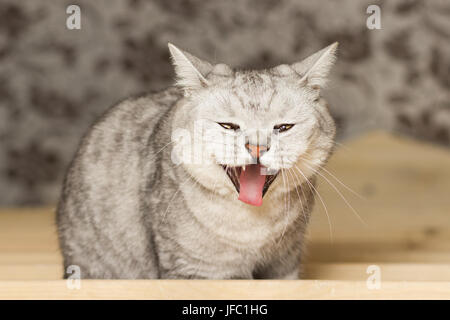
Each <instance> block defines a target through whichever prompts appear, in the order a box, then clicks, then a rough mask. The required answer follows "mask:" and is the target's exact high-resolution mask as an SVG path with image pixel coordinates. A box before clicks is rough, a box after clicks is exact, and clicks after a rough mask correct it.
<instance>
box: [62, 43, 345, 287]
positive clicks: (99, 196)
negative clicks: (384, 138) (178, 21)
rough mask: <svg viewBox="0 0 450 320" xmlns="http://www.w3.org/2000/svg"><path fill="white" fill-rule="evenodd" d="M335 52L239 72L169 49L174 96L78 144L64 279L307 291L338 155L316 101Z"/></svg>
mask: <svg viewBox="0 0 450 320" xmlns="http://www.w3.org/2000/svg"><path fill="white" fill-rule="evenodd" d="M336 50H337V43H334V44H332V45H330V46H328V47H326V48H324V49H322V50H320V51H318V52H316V53H314V54H312V55H311V56H309V57H308V58H306V59H304V60H303V61H301V62H298V63H294V64H291V65H287V64H282V65H279V66H276V67H273V68H270V69H266V70H233V69H231V68H230V67H229V66H227V65H225V64H222V63H220V64H216V65H213V64H210V63H208V62H206V61H203V60H201V59H199V58H197V57H195V56H194V55H192V54H190V53H188V52H185V51H182V50H181V49H179V48H177V47H175V46H174V45H172V44H169V51H170V53H171V58H172V62H173V64H174V67H175V73H176V79H177V80H176V85H175V86H172V87H170V88H168V89H166V90H164V91H161V92H157V93H153V94H147V95H144V96H140V97H134V98H129V99H126V100H124V101H123V102H121V103H119V104H118V105H116V106H114V107H112V108H110V109H109V110H108V111H107V112H106V113H105V114H104V115H103V116H102V117H101V118H100V119H99V120H98V121H97V122H96V123H95V124H94V125H93V126H92V127H91V129H90V130H89V132H88V133H87V134H86V135H85V136H84V137H83V138H82V140H81V143H80V146H79V149H78V151H77V153H76V155H75V157H74V159H73V161H72V163H71V164H70V167H69V169H68V172H67V174H66V178H65V181H64V186H63V190H62V193H61V197H60V201H59V204H58V208H57V218H56V219H57V226H58V233H59V240H60V247H61V250H62V253H63V257H64V266H65V268H66V269H67V268H68V267H69V266H71V265H76V266H78V267H79V268H80V271H81V278H84V279H86V278H95V279H298V278H299V277H300V276H301V275H300V272H299V271H300V269H301V261H302V258H303V251H304V250H303V249H304V242H305V237H304V234H305V230H306V227H307V225H308V221H309V217H310V213H311V209H312V207H313V204H314V191H315V180H316V173H317V171H318V170H320V168H321V167H322V166H323V165H324V164H325V163H326V161H327V160H328V158H329V157H330V155H331V153H332V151H333V146H334V137H335V131H336V129H335V124H334V121H333V119H332V118H331V116H330V114H329V112H328V107H327V103H326V101H325V100H324V99H323V98H322V96H321V89H322V88H323V87H324V85H325V84H326V81H327V76H328V74H329V72H330V69H331V67H332V65H333V64H334V62H335V59H336V58H335V57H336ZM199 128H201V129H199ZM199 132H201V134H199ZM199 146H200V147H199ZM195 150H197V151H195ZM198 150H200V152H198ZM224 150H225V151H224ZM65 276H66V277H67V276H69V275H68V274H66V275H65Z"/></svg>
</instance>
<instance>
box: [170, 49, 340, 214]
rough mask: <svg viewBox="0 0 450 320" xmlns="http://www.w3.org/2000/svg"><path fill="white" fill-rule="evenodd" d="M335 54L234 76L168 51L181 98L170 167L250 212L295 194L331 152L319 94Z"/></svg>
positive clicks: (331, 127)
mask: <svg viewBox="0 0 450 320" xmlns="http://www.w3.org/2000/svg"><path fill="white" fill-rule="evenodd" d="M336 48H337V43H334V44H332V45H330V46H328V47H326V48H324V49H322V50H320V51H318V52H317V53H315V54H313V55H311V56H310V57H308V58H306V59H304V60H303V61H301V62H297V63H294V64H291V65H286V64H283V65H279V66H277V67H274V68H271V69H266V70H252V71H239V70H233V69H231V68H230V67H228V66H227V65H225V64H216V65H213V64H211V63H209V62H206V61H203V60H200V59H199V58H197V57H195V56H193V55H191V54H189V53H187V52H184V51H182V50H180V49H178V48H177V47H175V46H173V45H172V44H169V49H170V52H171V55H172V60H173V63H174V65H175V71H176V75H177V85H178V86H180V87H181V88H182V90H183V91H184V98H183V99H182V100H181V101H180V102H179V104H178V105H177V111H176V113H175V120H174V122H173V124H172V125H173V127H172V139H173V140H175V141H176V142H177V144H176V146H175V148H174V153H173V157H172V158H173V160H174V161H178V162H183V163H182V164H181V165H183V166H185V168H186V169H187V171H188V172H189V173H190V175H191V176H192V177H193V178H194V179H195V180H196V181H197V182H198V183H200V184H201V185H203V186H204V187H205V188H207V189H210V190H214V192H216V193H219V194H221V195H223V196H232V197H235V198H238V197H237V195H239V200H241V201H243V202H246V203H248V204H252V205H256V206H259V205H261V204H262V199H263V197H264V196H265V194H266V193H267V194H268V195H267V197H276V196H279V195H280V194H283V193H285V192H287V191H290V190H292V189H293V188H295V187H298V186H299V185H300V184H302V183H303V182H305V180H306V179H307V178H309V177H311V176H312V175H314V174H315V172H316V171H317V170H318V169H319V168H320V166H322V165H323V164H324V162H325V161H326V160H327V158H328V157H329V155H330V153H331V150H332V148H333V146H334V140H333V139H334V135H335V124H334V122H333V120H332V118H331V116H330V114H329V112H328V108H327V105H326V102H325V101H324V99H323V98H322V97H321V95H320V92H321V89H322V88H323V86H324V85H325V83H326V80H327V76H328V73H329V71H330V69H331V67H332V65H333V63H334V61H335V53H336ZM269 187H270V188H269ZM236 192H237V193H236ZM269 194H270V196H269Z"/></svg>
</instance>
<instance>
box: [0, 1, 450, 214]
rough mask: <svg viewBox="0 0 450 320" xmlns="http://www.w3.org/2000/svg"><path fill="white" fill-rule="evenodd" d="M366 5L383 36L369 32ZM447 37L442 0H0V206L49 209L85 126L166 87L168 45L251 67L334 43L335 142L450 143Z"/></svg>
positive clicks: (449, 10)
mask: <svg viewBox="0 0 450 320" xmlns="http://www.w3.org/2000/svg"><path fill="white" fill-rule="evenodd" d="M68 4H78V5H79V6H80V7H81V10H82V29H81V30H67V28H66V27H65V21H66V18H67V15H66V13H65V9H66V6H67V5H68ZM368 4H379V5H380V6H381V10H382V16H381V17H382V30H368V29H367V28H366V18H367V15H366V13H365V11H366V8H367V6H368ZM449 38H450V2H449V1H355V0H347V1H307V0H304V1H295V0H241V1H223V0H221V1H197V0H169V1H167V0H154V1H138V0H129V1H125V0H123V1H122V0H102V1H98V0H97V1H70V2H69V1H57V0H28V1H24V0H21V1H6V0H1V1H0V144H1V145H0V205H8V206H11V205H35V204H42V203H54V202H55V200H56V198H57V195H58V192H59V187H60V184H61V181H62V177H63V172H64V170H65V168H66V166H67V164H68V162H69V161H70V158H71V156H72V154H73V152H74V150H75V148H76V145H77V143H78V141H79V139H80V137H81V135H82V134H83V132H84V131H85V130H86V129H87V127H88V126H89V124H90V123H91V122H92V121H93V120H94V119H95V118H96V117H97V116H98V115H99V114H101V113H102V112H103V111H104V110H105V109H106V108H107V107H109V106H110V105H112V104H113V103H114V102H117V101H118V100H120V99H122V98H124V97H126V96H128V95H130V94H135V93H139V92H142V91H148V90H157V89H161V88H164V87H166V86H167V85H169V84H170V83H171V82H172V77H173V71H172V68H171V66H170V64H169V60H168V58H169V56H168V50H167V42H168V41H171V42H173V43H175V44H176V45H178V46H179V47H181V48H184V49H187V50H188V51H191V52H192V53H194V54H196V55H198V56H200V57H203V58H206V59H210V60H211V61H213V62H218V61H220V62H226V63H229V64H231V65H233V66H236V67H252V68H262V67H267V66H273V65H275V64H278V63H281V62H285V63H286V62H294V61H296V60H298V59H301V58H303V57H305V56H307V55H308V54H310V53H312V52H314V51H315V50H317V49H319V48H321V47H324V46H326V45H328V44H330V43H331V42H334V41H339V42H340V52H339V59H338V63H337V66H336V68H335V69H334V71H333V75H332V78H333V79H332V82H331V86H330V88H329V90H328V91H327V96H329V98H330V101H331V106H332V113H333V115H334V117H335V119H336V120H337V122H338V124H339V133H340V137H341V138H345V137H347V136H351V135H355V134H357V133H360V132H362V131H364V130H367V129H370V128H376V127H382V128H386V129H392V130H396V131H400V132H403V133H406V134H410V135H414V136H416V137H419V138H423V139H428V140H430V141H434V142H438V143H441V144H444V145H447V146H448V145H450V137H449V130H450V103H449V101H450V100H449V88H450V77H449V73H450V41H449Z"/></svg>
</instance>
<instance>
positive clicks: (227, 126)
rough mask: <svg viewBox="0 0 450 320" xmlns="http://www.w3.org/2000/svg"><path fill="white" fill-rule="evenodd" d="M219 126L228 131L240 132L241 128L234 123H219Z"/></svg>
mask: <svg viewBox="0 0 450 320" xmlns="http://www.w3.org/2000/svg"><path fill="white" fill-rule="evenodd" d="M219 125H220V126H221V127H222V128H224V129H227V130H239V126H238V125H237V124H234V123H229V122H219Z"/></svg>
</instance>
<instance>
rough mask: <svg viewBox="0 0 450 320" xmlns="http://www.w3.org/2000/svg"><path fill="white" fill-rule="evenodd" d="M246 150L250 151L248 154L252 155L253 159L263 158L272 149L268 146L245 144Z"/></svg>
mask: <svg viewBox="0 0 450 320" xmlns="http://www.w3.org/2000/svg"><path fill="white" fill-rule="evenodd" d="M245 148H246V149H247V150H248V152H249V153H250V155H251V156H252V157H253V158H259V157H262V155H263V154H264V153H266V152H267V151H269V149H270V148H269V147H268V146H264V145H254V144H250V143H247V144H245Z"/></svg>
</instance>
